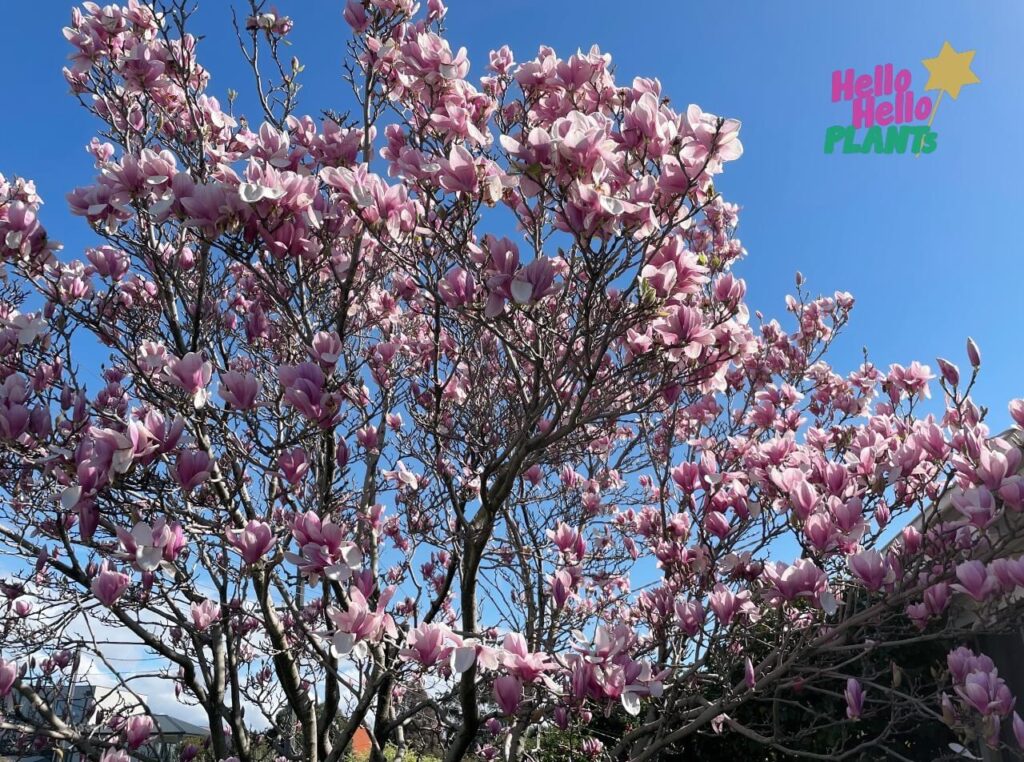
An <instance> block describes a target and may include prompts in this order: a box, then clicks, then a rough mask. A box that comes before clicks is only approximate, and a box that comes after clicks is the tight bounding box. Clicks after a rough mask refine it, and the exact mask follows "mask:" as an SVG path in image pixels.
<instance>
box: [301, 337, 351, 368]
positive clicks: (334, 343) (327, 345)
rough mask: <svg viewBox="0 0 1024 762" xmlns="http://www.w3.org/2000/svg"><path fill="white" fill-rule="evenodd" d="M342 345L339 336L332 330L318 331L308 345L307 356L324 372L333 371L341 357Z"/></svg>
mask: <svg viewBox="0 0 1024 762" xmlns="http://www.w3.org/2000/svg"><path fill="white" fill-rule="evenodd" d="M342 348H343V345H342V343H341V338H339V336H338V334H337V333H335V332H334V331H320V332H319V333H317V334H316V336H314V337H313V343H312V344H311V345H310V347H309V356H310V359H312V360H313V362H315V363H317V364H319V365H320V367H321V368H323V371H324V373H333V372H334V368H335V367H336V366H337V365H338V360H339V359H341V352H342Z"/></svg>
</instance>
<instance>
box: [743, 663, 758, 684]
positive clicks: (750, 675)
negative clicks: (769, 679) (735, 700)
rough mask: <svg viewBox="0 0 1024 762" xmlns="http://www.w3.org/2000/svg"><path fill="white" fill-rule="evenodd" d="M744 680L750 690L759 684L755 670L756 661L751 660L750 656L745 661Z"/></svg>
mask: <svg viewBox="0 0 1024 762" xmlns="http://www.w3.org/2000/svg"><path fill="white" fill-rule="evenodd" d="M743 682H744V684H745V685H746V686H747V687H748V688H749V689H750V690H754V686H755V685H756V684H757V675H756V673H755V672H754V662H752V661H751V660H750V657H749V656H748V657H747V658H746V661H744V663H743Z"/></svg>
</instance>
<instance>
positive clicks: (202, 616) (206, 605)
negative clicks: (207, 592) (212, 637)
mask: <svg viewBox="0 0 1024 762" xmlns="http://www.w3.org/2000/svg"><path fill="white" fill-rule="evenodd" d="M218 619H220V604H219V603H217V602H216V601H211V600H210V599H209V598H207V599H206V600H205V601H203V602H202V603H193V604H192V622H193V623H194V624H195V626H196V629H197V630H199V631H200V632H203V631H205V630H208V629H209V628H210V625H212V624H213V623H214V622H216V621H217V620H218Z"/></svg>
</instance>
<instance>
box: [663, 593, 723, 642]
mask: <svg viewBox="0 0 1024 762" xmlns="http://www.w3.org/2000/svg"><path fill="white" fill-rule="evenodd" d="M674 608H675V612H676V621H677V622H678V623H679V627H680V629H682V631H683V632H685V633H686V634H687V635H689V636H690V637H691V638H692V637H694V636H695V635H696V634H697V633H698V632H700V629H701V627H703V626H704V619H705V614H704V607H703V606H701V603H700V601H698V600H692V599H689V598H688V599H686V600H682V601H676V604H675V607H674ZM716 616H717V611H716Z"/></svg>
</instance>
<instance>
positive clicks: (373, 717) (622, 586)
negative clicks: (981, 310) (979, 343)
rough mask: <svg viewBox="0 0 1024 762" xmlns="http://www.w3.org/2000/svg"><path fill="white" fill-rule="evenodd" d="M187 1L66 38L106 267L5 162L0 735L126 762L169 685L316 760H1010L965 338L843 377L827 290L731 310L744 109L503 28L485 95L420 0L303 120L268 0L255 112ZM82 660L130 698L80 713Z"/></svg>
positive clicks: (222, 751)
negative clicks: (952, 357) (782, 316)
mask: <svg viewBox="0 0 1024 762" xmlns="http://www.w3.org/2000/svg"><path fill="white" fill-rule="evenodd" d="M191 10H192V9H190V8H189V7H186V4H185V2H184V0H182V2H180V3H173V2H168V3H165V4H163V5H159V6H154V7H151V6H149V5H146V4H144V3H142V2H138V1H137V0H129V2H128V4H127V5H125V6H120V7H119V6H116V5H108V6H104V7H100V6H98V5H97V4H95V3H84V4H83V5H82V7H81V8H80V9H76V10H74V11H73V14H72V20H71V24H70V26H68V27H67V28H66V29H65V30H64V34H65V37H66V38H67V40H68V42H69V44H70V47H71V56H70V64H69V66H68V67H67V68H66V69H65V76H66V79H67V81H68V83H69V84H70V87H71V91H72V93H73V94H74V95H75V97H77V98H78V100H79V101H80V103H81V104H82V106H83V107H84V108H85V109H87V110H88V111H89V112H90V113H91V114H92V115H93V116H94V117H95V118H96V120H97V123H98V129H97V137H96V138H95V139H94V140H93V141H92V142H91V143H90V145H89V146H88V151H89V153H90V154H91V156H92V158H93V159H94V160H95V165H96V173H97V174H96V178H95V181H94V182H93V183H91V184H90V185H87V186H85V187H81V188H76V189H74V190H73V191H72V192H71V193H70V194H69V195H68V196H67V200H68V204H69V206H70V210H71V212H72V213H73V214H74V215H77V216H80V217H82V218H84V221H85V222H86V223H87V224H88V225H89V226H90V228H91V230H92V233H93V234H94V235H95V245H94V246H93V247H91V248H88V249H86V250H85V251H84V252H69V253H67V255H65V254H64V253H60V254H59V253H58V252H59V250H60V248H61V247H60V245H59V244H58V243H57V242H56V241H55V240H54V239H53V238H51V237H50V235H49V233H48V232H47V229H46V228H45V227H44V224H43V222H42V220H41V217H40V214H39V213H40V205H41V203H42V202H41V200H40V198H39V196H38V195H37V194H36V189H35V187H34V185H33V183H32V182H31V181H30V180H28V179H23V178H9V179H6V180H5V179H2V178H0V259H2V261H3V267H4V270H3V272H4V275H3V281H2V297H0V299H2V300H0V320H2V329H0V347H2V352H0V355H2V359H0V381H2V383H0V443H2V449H0V485H2V487H0V489H2V493H0V542H2V547H3V550H4V554H5V555H4V561H3V569H2V571H3V573H4V574H5V575H6V577H5V582H4V584H3V588H2V592H3V595H4V599H5V600H4V604H3V605H4V607H5V609H4V610H5V618H4V624H3V630H2V633H3V634H2V636H0V646H2V649H3V659H2V660H0V695H2V696H5V697H6V698H5V700H4V704H3V706H4V709H3V714H2V716H0V729H2V730H3V731H4V739H5V743H6V744H7V745H8V746H11V745H13V746H14V747H16V748H22V749H38V748H62V749H67V750H71V749H76V750H78V751H80V752H81V753H83V754H84V755H85V756H86V757H87V758H89V759H102V760H105V761H106V762H115V761H116V760H127V759H129V758H132V757H138V758H141V759H148V758H152V757H153V756H154V755H155V752H154V751H153V749H155V748H156V747H155V743H156V742H158V741H160V740H161V739H160V736H159V734H160V730H159V727H158V726H157V725H156V724H155V723H154V721H153V718H152V715H151V710H150V708H149V707H148V705H147V703H146V701H145V698H146V697H147V696H148V698H149V699H153V698H154V697H156V696H157V695H159V694H161V693H162V694H165V696H170V695H172V694H173V695H174V696H176V697H177V698H178V700H179V701H180V702H182V703H184V704H188V705H191V706H193V707H196V708H198V710H199V711H201V712H202V713H205V716H206V718H207V720H208V724H209V730H210V737H209V740H208V741H207V747H206V748H205V749H197V748H195V747H186V748H184V749H182V751H181V757H182V759H191V758H193V757H195V756H196V755H198V754H203V755H206V758H210V759H216V760H223V759H235V760H243V761H245V760H263V759H280V760H321V761H332V762H333V761H334V760H339V759H341V758H343V757H344V755H345V754H346V753H347V748H348V746H349V744H350V741H351V740H352V738H353V736H354V734H355V732H356V730H357V729H358V728H360V727H361V726H362V727H365V728H367V729H368V730H369V733H370V736H371V741H372V746H373V750H372V754H373V757H374V758H375V759H383V755H384V752H385V749H387V750H388V754H389V755H390V754H392V753H395V754H397V755H398V756H399V757H401V756H402V755H403V754H407V753H409V750H410V749H411V747H412V735H413V734H412V733H409V732H408V731H409V730H410V729H411V728H416V733H415V736H416V738H417V739H419V741H417V742H420V741H422V739H423V738H424V737H429V739H432V740H431V741H430V743H431V744H432V745H433V746H434V747H436V748H437V749H439V750H440V751H441V753H442V754H443V757H444V758H445V759H446V760H448V761H449V762H454V761H455V760H460V759H466V758H473V759H481V760H491V759H501V760H509V761H511V760H523V759H531V758H537V756H538V755H539V754H541V753H542V752H541V751H538V750H539V749H543V750H544V751H543V753H550V752H551V751H552V749H553V750H554V754H555V755H556V757H557V758H574V759H583V758H589V759H608V760H611V759H615V760H619V759H630V760H637V761H638V762H639V761H640V760H653V759H658V758H663V757H666V756H668V755H670V754H671V753H672V752H673V749H676V750H678V749H679V748H681V745H682V744H686V743H690V742H691V741H692V739H694V738H698V737H701V736H703V735H705V734H715V733H717V734H723V735H726V734H732V735H734V736H735V737H736V738H737V739H743V740H745V741H746V742H750V743H752V744H754V745H759V746H762V747H764V750H765V753H766V754H768V753H773V754H784V755H790V756H801V755H802V756H807V757H811V758H818V759H824V758H835V759H843V758H853V757H857V756H858V755H864V756H868V757H870V758H878V757H879V756H881V755H883V754H886V753H888V754H891V755H892V756H893V757H894V758H898V759H906V758H907V757H906V756H905V755H901V753H900V752H899V751H898V750H897V748H896V746H897V745H896V744H895V743H894V741H893V739H895V738H898V737H899V736H900V734H901V733H905V732H906V731H907V729H908V727H912V726H913V725H914V724H915V723H918V722H921V721H939V722H944V723H945V724H946V725H948V726H949V727H950V728H951V729H952V732H955V733H956V736H955V737H957V738H959V739H960V740H959V743H960V744H961V746H959V747H956V748H958V749H959V750H960V753H962V754H978V753H982V751H983V749H984V748H985V747H992V748H998V747H1001V746H1002V747H1004V748H1013V747H1015V744H1016V743H1019V742H1021V741H1024V723H1022V722H1021V720H1020V718H1019V717H1018V716H1017V715H1016V714H1015V712H1014V707H1015V704H1014V698H1013V696H1012V695H1011V693H1010V690H1009V689H1008V686H1007V685H1006V683H1005V682H1004V680H1003V679H1002V678H1001V677H1000V676H999V674H998V670H997V668H996V667H995V665H994V664H993V662H992V660H991V659H989V658H988V657H986V656H985V655H983V654H982V653H980V652H977V651H976V650H971V648H972V647H973V648H976V643H977V640H976V635H977V634H978V633H980V632H991V631H998V630H999V629H1000V628H1012V627H1013V626H1014V625H1015V623H1016V622H1019V617H1018V611H1019V608H1018V607H1019V604H1018V602H1017V601H1018V599H1019V592H1020V588H1021V587H1022V586H1024V559H1021V558H1019V557H1014V556H1013V552H1012V550H1013V548H1012V539H1013V537H1014V535H1015V534H1016V533H1018V532H1020V531H1021V530H1022V529H1024V526H1022V525H1024V520H1022V516H1021V513H1020V512H1021V510H1022V507H1024V478H1022V477H1021V476H1019V475H1016V472H1017V470H1018V466H1019V464H1020V460H1021V456H1020V452H1019V450H1018V448H1017V447H1016V446H1015V445H1014V444H1013V443H1012V442H1011V441H1009V440H1008V439H1000V438H997V437H993V436H992V434H991V432H989V430H988V428H987V427H986V425H985V423H984V422H983V418H984V411H983V410H981V409H979V407H977V406H976V405H975V404H974V403H972V402H971V400H970V397H969V393H970V390H971V387H972V385H973V383H974V380H975V377H976V373H977V369H978V367H979V365H980V357H979V354H978V351H977V348H976V347H974V345H973V343H971V344H969V346H968V356H969V359H970V364H971V366H972V369H973V370H972V372H971V373H970V376H969V378H968V377H967V376H965V377H963V378H962V377H961V375H960V372H959V371H958V370H957V368H956V367H955V366H954V365H952V364H951V363H949V362H947V361H944V360H939V366H940V369H941V374H940V376H939V377H938V378H936V377H934V376H933V375H932V373H931V372H930V371H929V369H928V367H926V366H923V365H920V364H918V363H916V362H915V363H911V364H910V365H908V366H907V367H903V366H900V365H893V366H891V367H890V368H889V369H888V370H882V369H880V368H877V367H875V366H874V365H872V364H871V363H870V362H869V361H867V360H866V359H865V361H864V363H863V364H862V365H861V366H860V367H859V368H857V369H856V370H854V371H853V372H851V373H849V374H848V375H842V374H840V373H839V372H837V371H835V370H833V369H832V368H831V367H830V366H829V365H828V364H827V361H826V359H825V356H826V352H827V350H828V348H829V346H830V345H831V343H832V342H833V340H834V338H835V337H836V335H837V331H839V329H841V328H842V327H843V325H844V324H845V323H846V321H847V319H848V315H849V311H850V309H851V307H852V305H853V299H852V297H850V296H849V295H848V294H845V293H837V294H835V295H834V296H830V297H819V298H813V297H812V296H811V295H809V294H808V293H807V292H806V291H805V290H804V288H803V284H802V282H801V280H800V279H799V278H798V280H797V289H796V294H795V295H794V296H792V297H790V298H788V300H787V303H786V308H787V311H788V312H789V313H790V316H789V317H788V318H787V319H786V321H785V322H776V321H774V320H766V319H764V318H762V316H761V315H760V314H757V315H755V316H753V318H752V316H751V315H750V313H749V310H748V309H747V307H746V306H745V304H744V294H745V284H744V282H743V280H741V279H740V278H738V277H737V276H736V275H735V274H733V272H732V271H733V267H734V265H735V264H736V263H737V262H738V260H740V259H741V258H742V257H743V255H744V250H743V249H742V247H741V245H740V243H739V241H738V240H736V239H735V238H734V237H733V231H734V229H735V227H736V223H737V210H736V208H735V207H734V206H732V205H730V204H728V203H726V202H725V201H723V200H722V198H721V197H720V196H719V195H718V192H717V191H716V189H715V188H714V186H713V184H712V181H713V179H714V177H715V176H716V175H717V174H719V173H720V172H721V171H722V169H723V167H724V165H725V163H726V162H728V161H730V160H733V159H737V158H738V157H739V156H740V154H741V151H742V149H741V145H740V141H739V139H738V132H739V123H738V122H737V121H735V120H732V119H723V118H719V117H717V116H713V115H711V114H709V113H706V112H703V111H702V110H701V109H700V108H698V107H697V106H693V105H691V106H689V107H687V108H685V109H681V110H676V109H674V108H673V106H672V105H671V104H670V102H669V100H668V98H667V97H666V96H665V95H664V94H663V93H662V91H661V85H660V83H659V82H658V80H656V79H644V78H637V79H634V80H633V81H632V82H631V83H629V84H619V83H616V81H615V79H614V77H613V72H612V70H611V64H610V58H609V57H608V56H607V55H605V54H602V53H601V52H599V51H598V50H597V49H596V48H594V49H592V50H591V51H590V52H587V53H582V52H580V53H577V54H575V55H572V56H570V57H568V58H560V57H559V56H558V55H557V54H556V53H555V52H554V51H553V50H551V49H549V48H541V49H540V51H539V53H538V54H537V56H536V57H535V58H533V59H532V60H529V61H527V62H525V63H516V62H515V60H514V59H513V55H512V52H511V51H510V50H509V49H508V48H507V47H504V48H501V49H500V50H497V51H494V52H492V53H491V54H490V59H489V64H488V66H487V67H486V73H485V74H484V76H482V77H480V78H479V79H477V80H476V81H475V83H474V82H473V81H471V80H470V79H469V68H470V66H469V61H468V59H467V57H466V52H465V51H464V50H461V49H460V50H458V51H453V50H452V48H451V47H450V45H449V43H448V42H447V41H446V40H445V39H444V37H443V26H444V17H445V13H446V9H445V7H444V6H443V5H442V4H441V2H439V0H430V1H429V2H427V3H426V7H425V8H422V9H421V8H419V7H417V6H416V5H415V4H414V3H413V2H412V0H362V1H360V0H349V2H348V4H347V6H346V7H345V8H344V18H345V21H346V22H347V23H348V25H349V26H350V27H351V37H350V39H349V41H348V43H347V45H348V51H349V56H348V57H347V60H346V64H345V72H346V79H347V81H348V82H349V84H350V85H351V86H352V92H353V97H352V99H350V100H349V102H348V105H349V106H351V108H350V109H349V111H348V112H347V113H338V112H334V111H325V112H324V115H323V116H322V117H318V118H314V117H310V116H304V115H300V114H299V113H298V112H297V111H296V107H297V99H296V95H297V93H298V90H299V76H300V73H301V71H302V67H301V65H300V64H299V63H298V61H297V60H292V61H291V62H290V63H289V62H286V61H285V60H284V59H283V57H282V51H283V44H284V42H285V39H286V36H287V35H288V33H289V31H290V29H291V26H292V24H291V21H290V20H289V19H288V18H286V17H285V16H282V15H280V14H278V12H277V11H276V10H274V9H268V8H265V7H264V6H263V5H262V3H261V2H257V1H256V0H253V2H252V3H251V7H250V8H249V9H247V10H246V14H248V17H247V18H246V17H245V16H244V15H243V16H242V17H239V18H238V19H237V21H236V27H235V28H236V31H237V35H238V39H239V42H240V45H241V52H242V54H243V55H244V56H245V58H246V60H247V62H248V64H249V65H250V67H251V70H252V77H253V82H252V88H253V93H254V96H255V97H254V99H253V103H254V104H258V105H257V107H258V108H261V110H262V113H261V114H260V115H259V116H258V117H256V118H254V119H252V120H251V121H246V120H245V119H244V118H242V117H241V116H240V115H235V114H233V113H232V111H233V108H232V104H233V100H234V99H233V98H229V99H228V101H227V105H228V106H229V108H227V110H225V108H224V104H222V103H220V102H218V100H217V99H216V98H215V97H213V96H212V95H211V94H209V93H208V91H207V84H208V80H209V74H208V72H207V71H206V70H205V69H204V68H203V67H202V66H201V65H200V64H199V63H198V59H197V52H198V49H199V48H200V47H201V46H200V45H199V44H198V39H197V37H195V36H193V34H192V33H190V32H188V31H187V30H186V28H187V25H188V24H189V23H190V19H189V17H190V15H191ZM933 386H938V387H941V390H942V395H943V398H944V400H945V411H944V412H941V411H940V412H939V413H938V414H937V415H936V416H933V415H928V416H923V415H922V414H921V413H920V412H919V408H920V406H921V405H922V404H923V403H922V400H923V399H924V398H927V397H928V396H929V388H930V387H933ZM1011 412H1012V413H1013V415H1014V417H1015V419H1016V421H1017V423H1018V424H1020V425H1024V402H1022V401H1020V400H1018V401H1016V402H1015V403H1012V404H1011ZM935 642H938V643H941V644H942V647H943V651H942V653H943V654H945V653H946V652H947V651H949V650H950V649H951V648H953V649H955V650H952V652H951V653H949V656H948V659H940V660H938V661H936V662H934V663H932V664H930V665H928V668H927V669H926V670H923V671H922V670H916V671H914V670H911V669H909V667H904V666H902V664H901V661H900V659H901V658H902V656H905V655H906V654H907V653H908V651H909V652H913V651H915V650H916V646H917V645H918V644H925V643H935ZM112 644H113V645H112ZM116 644H135V645H136V646H141V647H144V648H145V649H146V651H147V652H148V653H149V654H150V655H151V658H150V660H149V661H147V664H148V665H150V666H153V665H156V666H153V668H152V669H150V670H149V671H146V672H139V671H138V670H134V669H133V670H128V671H125V670H123V666H124V665H123V663H122V662H121V661H120V660H118V659H117V658H116V657H115V656H114V654H115V650H114V649H115V646H116ZM908 647H910V648H909V649H908ZM84 665H92V666H91V667H90V671H92V672H94V673H96V672H98V673H100V674H102V675H103V676H105V677H106V678H107V679H108V684H109V685H112V686H114V687H116V689H117V692H116V696H118V697H121V699H122V700H121V702H120V703H118V702H116V701H113V700H111V701H104V702H100V703H99V704H98V705H97V706H94V707H86V708H85V710H82V708H81V707H78V709H77V710H76V709H75V707H74V706H73V704H74V702H73V701H70V702H69V701H68V700H67V697H68V696H71V695H72V692H73V690H74V686H75V684H76V682H81V680H82V679H83V678H82V674H83V672H85V671H86V670H85V666H84ZM143 679H145V681H146V683H145V685H146V690H145V691H143V690H142V689H141V688H140V687H139V686H140V681H141V680H143ZM160 681H163V682H162V683H161V682H160ZM161 684H162V685H163V686H165V687H164V688H163V690H162V691H161V690H160V689H158V688H154V685H157V686H159V685H161ZM143 693H144V694H146V695H145V696H143V695H141V694H143ZM136 694H138V695H136ZM111 695H114V694H113V693H112V694H111ZM133 695H134V696H135V698H134V700H133V699H131V697H132V696H133ZM126 696H127V697H129V698H128V699H125V697H126ZM161 697H162V698H163V696H161ZM783 712H785V713H786V716H788V717H793V716H794V713H795V714H796V716H797V717H798V722H797V723H795V724H794V723H792V722H789V723H782V722H780V721H779V716H780V713H783ZM613 721H614V722H613ZM601 728H604V730H601ZM609 728H613V729H614V732H613V731H612V730H609ZM794 728H796V729H795V730H794ZM1014 735H1016V739H1017V741H1016V742H1015V741H1014ZM950 737H951V738H952V737H954V736H952V735H951V736H950ZM771 750H774V751H771Z"/></svg>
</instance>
